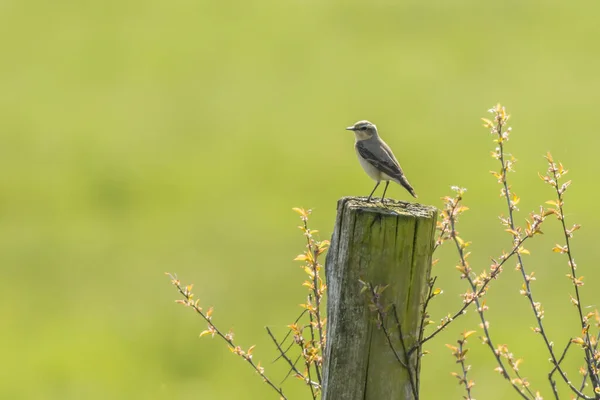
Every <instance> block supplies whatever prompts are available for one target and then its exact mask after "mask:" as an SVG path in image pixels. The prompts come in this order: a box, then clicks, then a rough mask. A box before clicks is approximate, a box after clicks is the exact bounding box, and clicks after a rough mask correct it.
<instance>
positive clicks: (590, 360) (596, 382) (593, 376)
mask: <svg viewBox="0 0 600 400" xmlns="http://www.w3.org/2000/svg"><path fill="white" fill-rule="evenodd" d="M548 163H549V164H550V170H551V171H552V174H553V177H554V182H555V185H554V189H555V190H556V197H557V198H558V212H559V213H560V214H558V219H559V220H560V222H561V226H562V231H563V234H564V237H565V246H566V250H567V257H568V258H569V267H571V281H572V283H573V287H574V288H575V300H576V303H575V307H576V308H577V311H578V313H579V323H580V324H581V329H582V331H583V332H585V346H584V351H585V361H586V364H587V370H588V371H587V372H588V375H589V377H590V380H591V381H592V386H593V388H594V393H596V389H598V388H599V387H600V379H599V377H598V373H597V371H596V368H595V366H594V354H593V351H592V349H591V340H590V334H589V329H588V328H589V325H588V324H587V323H586V320H585V319H584V316H583V310H582V308H581V298H580V296H579V285H578V284H577V272H576V270H575V268H576V267H575V260H574V259H573V253H572V250H571V240H570V239H571V235H570V234H569V232H568V229H567V225H566V222H565V214H564V211H563V204H564V201H563V194H564V192H565V191H566V189H567V187H568V183H569V182H567V183H566V184H563V185H562V186H559V183H558V182H559V180H560V175H559V174H558V172H559V170H558V169H557V168H556V164H554V162H553V160H552V158H550V157H548ZM560 167H561V169H562V164H561V165H560ZM561 172H562V170H561ZM561 175H562V174H561ZM597 397H598V396H597Z"/></svg>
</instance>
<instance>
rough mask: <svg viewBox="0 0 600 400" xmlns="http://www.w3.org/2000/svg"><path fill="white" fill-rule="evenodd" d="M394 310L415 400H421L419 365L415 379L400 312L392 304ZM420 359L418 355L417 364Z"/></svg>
mask: <svg viewBox="0 0 600 400" xmlns="http://www.w3.org/2000/svg"><path fill="white" fill-rule="evenodd" d="M392 309H393V310H394V319H395V320H396V326H397V327H398V339H400V345H401V346H402V353H403V354H404V363H405V364H406V365H407V367H406V369H407V371H408V379H409V380H410V384H411V387H412V389H413V394H414V396H415V400H419V369H418V368H419V367H418V365H419V364H417V366H416V367H415V377H414V378H413V374H412V371H411V370H410V357H409V355H408V354H407V352H406V344H405V343H404V334H403V333H402V325H401V324H400V319H399V318H398V310H397V309H396V304H392ZM419 358H420V357H418V355H417V362H418V360H419ZM413 382H414V383H413Z"/></svg>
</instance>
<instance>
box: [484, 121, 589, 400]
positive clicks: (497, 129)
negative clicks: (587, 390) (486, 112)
mask: <svg viewBox="0 0 600 400" xmlns="http://www.w3.org/2000/svg"><path fill="white" fill-rule="evenodd" d="M497 110H498V109H497ZM501 112H502V113H504V110H503V109H502V111H501ZM496 113H497V116H496V123H497V125H496V127H495V133H496V134H497V135H498V140H497V143H498V150H497V153H496V154H497V156H498V160H499V161H500V166H501V171H502V174H501V178H502V180H501V183H502V187H503V194H504V198H505V199H506V203H507V208H508V223H509V226H510V229H511V230H512V232H514V233H512V235H513V239H514V241H515V242H517V241H519V240H520V237H519V235H518V234H517V232H516V230H515V221H514V213H513V211H514V208H515V207H514V204H513V203H512V200H511V192H510V187H509V185H508V180H507V179H506V173H507V171H508V167H507V164H506V161H505V153H504V140H506V139H505V138H504V136H503V133H502V128H503V127H504V124H505V122H506V116H502V115H500V114H499V111H496ZM517 259H518V262H519V270H520V271H521V276H522V278H523V282H524V285H525V289H526V291H525V296H526V297H527V299H528V300H529V305H530V306H531V309H532V311H533V314H534V316H535V319H536V321H537V325H538V329H537V331H538V333H539V334H540V335H541V336H542V338H543V340H544V343H545V345H546V348H547V350H548V352H549V353H550V357H551V360H552V363H553V364H554V365H555V366H556V368H557V370H558V372H559V374H560V376H561V377H562V378H563V380H564V381H565V383H566V384H567V385H568V386H569V388H571V390H572V391H573V392H574V393H576V394H577V395H579V396H581V397H583V398H588V397H587V396H585V395H584V394H583V393H581V392H580V391H579V390H577V388H576V387H575V386H573V384H572V383H571V381H570V380H569V379H568V378H567V376H566V374H565V372H564V371H563V370H562V368H561V367H560V365H558V360H557V359H556V355H555V354H554V350H553V349H552V344H551V342H550V340H549V339H548V336H547V335H546V331H545V330H544V324H543V322H542V319H541V317H540V315H539V314H540V313H539V312H538V307H537V306H536V302H535V301H534V299H533V294H532V291H531V285H530V278H529V276H528V275H527V271H526V269H525V266H524V263H523V259H522V257H521V254H520V253H519V252H517Z"/></svg>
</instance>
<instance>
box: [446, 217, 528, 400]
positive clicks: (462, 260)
mask: <svg viewBox="0 0 600 400" xmlns="http://www.w3.org/2000/svg"><path fill="white" fill-rule="evenodd" d="M449 218H450V226H451V231H450V232H451V233H450V236H451V238H452V240H453V242H454V244H455V245H456V250H457V251H458V255H459V258H460V263H461V266H462V267H465V268H466V267H467V261H466V257H465V253H464V248H463V246H462V245H461V243H460V242H459V241H458V236H457V235H456V227H455V223H456V221H455V219H454V216H452V215H450V217H449ZM464 275H465V278H466V279H467V281H468V282H469V285H470V286H471V290H472V291H473V293H478V291H477V285H476V284H475V282H473V278H471V275H470V273H469V272H468V271H465V273H464ZM487 282H489V280H488V281H487ZM473 299H474V301H475V305H476V309H477V314H478V315H479V318H480V320H481V327H482V329H483V333H484V335H485V344H487V345H488V347H489V348H490V350H491V352H492V354H493V355H494V358H495V359H496V363H497V364H498V367H499V368H500V370H501V373H502V376H503V377H504V378H505V379H506V380H508V381H509V382H510V384H511V386H512V387H513V388H514V389H515V390H516V391H517V393H518V394H519V395H520V396H521V397H522V398H524V399H527V400H528V399H529V398H528V397H527V396H526V395H525V394H524V393H523V392H522V391H521V389H519V387H518V386H517V385H516V384H515V383H514V381H513V380H511V379H510V375H509V373H508V371H507V369H506V367H505V366H504V363H503V362H502V358H501V353H500V352H498V351H496V348H495V347H494V345H493V343H492V338H491V337H490V332H489V329H488V324H487V321H486V320H485V316H484V315H483V313H484V309H483V307H481V305H480V303H479V297H478V296H474V297H473ZM515 373H516V371H515ZM517 375H518V373H517ZM519 379H521V378H519ZM532 397H534V396H533V395H532Z"/></svg>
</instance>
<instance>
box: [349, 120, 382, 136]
mask: <svg viewBox="0 0 600 400" xmlns="http://www.w3.org/2000/svg"><path fill="white" fill-rule="evenodd" d="M346 130H349V131H353V132H354V135H356V139H357V140H365V139H370V138H372V137H373V136H377V127H376V126H375V125H374V124H372V123H370V122H369V121H358V122H357V123H355V124H354V125H352V126H349V127H347V128H346Z"/></svg>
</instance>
